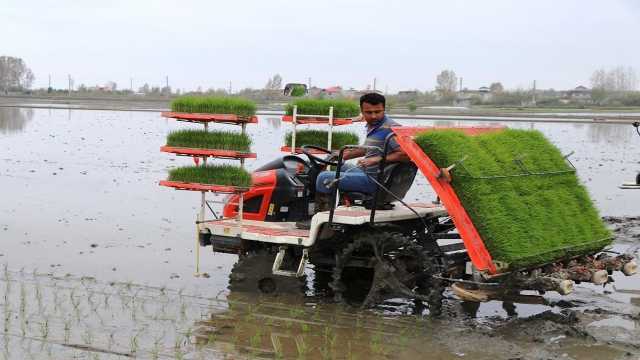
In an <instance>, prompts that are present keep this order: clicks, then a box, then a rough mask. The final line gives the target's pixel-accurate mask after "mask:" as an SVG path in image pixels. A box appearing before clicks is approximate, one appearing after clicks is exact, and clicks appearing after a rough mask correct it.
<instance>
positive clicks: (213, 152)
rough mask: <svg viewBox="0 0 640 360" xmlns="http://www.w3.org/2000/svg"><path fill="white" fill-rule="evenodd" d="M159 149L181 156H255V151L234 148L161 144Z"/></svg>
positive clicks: (239, 157)
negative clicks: (197, 147) (186, 146)
mask: <svg viewBox="0 0 640 360" xmlns="http://www.w3.org/2000/svg"><path fill="white" fill-rule="evenodd" d="M160 151H162V152H166V153H172V154H177V155H182V156H199V157H212V158H219V159H255V158H256V157H257V156H256V154H255V153H250V152H241V151H235V150H220V149H196V148H185V147H174V146H162V147H160Z"/></svg>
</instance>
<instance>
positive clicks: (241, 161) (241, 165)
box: [240, 122, 247, 169]
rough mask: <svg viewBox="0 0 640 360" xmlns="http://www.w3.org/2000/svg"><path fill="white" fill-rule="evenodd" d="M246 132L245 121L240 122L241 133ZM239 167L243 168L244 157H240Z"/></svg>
mask: <svg viewBox="0 0 640 360" xmlns="http://www.w3.org/2000/svg"><path fill="white" fill-rule="evenodd" d="M246 132H247V123H245V122H243V123H242V135H244V134H245V133H246ZM240 167H241V168H243V169H244V158H240Z"/></svg>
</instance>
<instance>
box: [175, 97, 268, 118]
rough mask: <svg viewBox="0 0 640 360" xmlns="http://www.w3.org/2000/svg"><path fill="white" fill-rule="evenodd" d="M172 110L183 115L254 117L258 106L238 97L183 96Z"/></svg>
mask: <svg viewBox="0 0 640 360" xmlns="http://www.w3.org/2000/svg"><path fill="white" fill-rule="evenodd" d="M171 110H172V111H175V112H183V113H202V114H236V115H238V116H242V117H249V116H253V115H255V113H256V104H255V103H254V102H252V101H250V100H247V99H242V98H238V97H213V96H182V97H179V98H177V99H175V100H173V101H172V102H171Z"/></svg>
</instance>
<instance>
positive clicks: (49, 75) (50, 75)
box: [47, 74, 51, 89]
mask: <svg viewBox="0 0 640 360" xmlns="http://www.w3.org/2000/svg"><path fill="white" fill-rule="evenodd" d="M50 88H51V74H49V87H48V88H47V89H50Z"/></svg>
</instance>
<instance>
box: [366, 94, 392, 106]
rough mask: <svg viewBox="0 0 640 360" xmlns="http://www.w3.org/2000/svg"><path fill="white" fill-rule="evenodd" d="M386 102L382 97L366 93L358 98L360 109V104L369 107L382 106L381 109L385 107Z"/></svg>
mask: <svg viewBox="0 0 640 360" xmlns="http://www.w3.org/2000/svg"><path fill="white" fill-rule="evenodd" d="M386 102H387V100H386V99H385V98H384V96H382V95H380V94H378V93H374V92H373V93H368V94H364V95H362V96H360V107H362V103H367V104H371V105H378V104H382V106H383V107H386Z"/></svg>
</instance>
